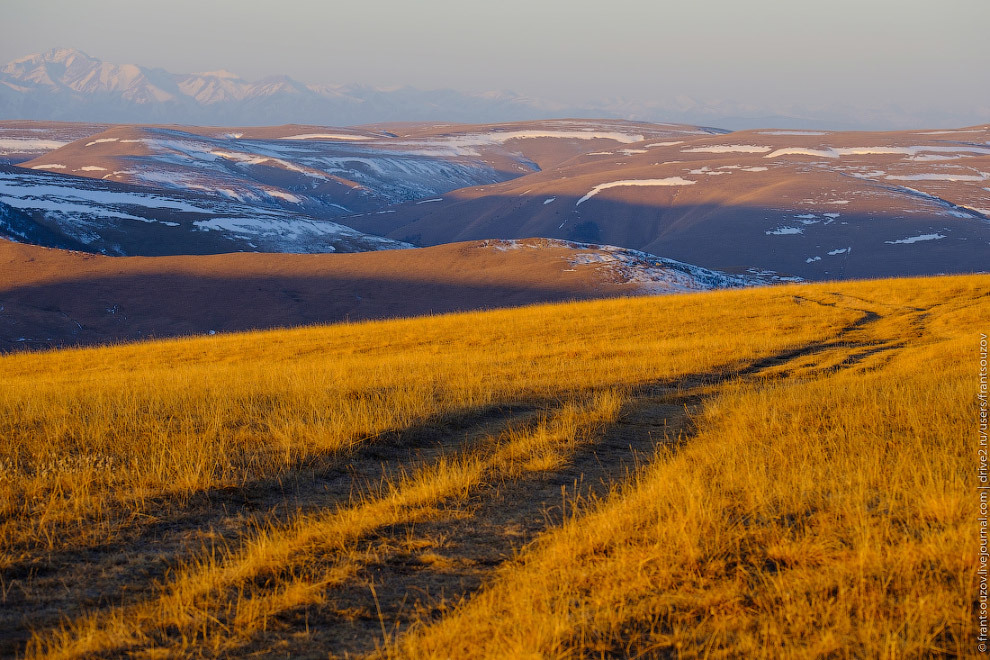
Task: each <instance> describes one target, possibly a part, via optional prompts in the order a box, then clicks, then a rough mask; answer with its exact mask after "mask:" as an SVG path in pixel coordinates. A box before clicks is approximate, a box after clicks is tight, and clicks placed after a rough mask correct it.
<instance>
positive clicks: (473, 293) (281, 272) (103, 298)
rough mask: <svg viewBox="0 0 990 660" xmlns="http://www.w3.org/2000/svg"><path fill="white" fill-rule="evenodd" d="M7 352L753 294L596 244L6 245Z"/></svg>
mask: <svg viewBox="0 0 990 660" xmlns="http://www.w3.org/2000/svg"><path fill="white" fill-rule="evenodd" d="M0 270H2V272H3V280H2V281H0V352H7V351H15V350H24V349H39V348H51V347H58V346H73V345H86V344H101V343H102V344H106V343H116V342H121V341H134V340H138V339H145V338H148V337H171V336H180V335H190V334H206V333H216V332H234V331H238V330H249V329H254V328H276V327H282V328H285V327H293V326H300V325H312V324H324V323H334V322H341V321H359V320H363V319H374V318H395V317H405V316H418V315H426V314H440V313H445V312H453V311H463V310H472V309H486V308H495V307H511V306H519V305H528V304H533V303H540V302H551V301H564V300H579V299H588V298H602V297H612V296H621V295H642V294H661V293H680V292H686V291H702V290H708V289H716V288H731V287H739V286H752V285H755V284H764V283H768V282H770V281H771V280H769V279H766V278H759V277H753V276H745V277H740V276H734V275H726V274H724V273H719V272H714V271H710V270H706V269H703V268H697V267H694V266H690V265H688V264H683V263H679V262H675V261H671V260H668V259H661V258H659V257H654V256H653V255H648V254H643V253H640V252H635V251H631V250H622V249H618V248H610V247H607V246H599V245H584V244H578V243H568V242H565V241H547V240H542V239H531V240H526V241H473V242H468V243H456V244H450V245H443V246H438V247H432V248H424V249H417V250H387V251H376V252H364V253H356V254H314V255H293V254H221V255H210V256H173V257H153V258H149V257H106V256H100V255H92V254H84V253H80V252H68V251H63V250H55V249H49V248H41V247H37V246H33V245H23V244H18V243H11V242H8V241H3V240H0Z"/></svg>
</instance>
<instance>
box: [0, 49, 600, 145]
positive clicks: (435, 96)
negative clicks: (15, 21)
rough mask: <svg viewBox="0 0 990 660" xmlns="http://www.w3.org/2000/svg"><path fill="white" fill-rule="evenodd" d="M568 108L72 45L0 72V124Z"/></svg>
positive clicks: (514, 113)
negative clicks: (99, 52)
mask: <svg viewBox="0 0 990 660" xmlns="http://www.w3.org/2000/svg"><path fill="white" fill-rule="evenodd" d="M569 110H571V109H569V108H566V107H563V106H559V105H553V104H548V103H544V102H539V101H536V100H534V99H530V98H527V97H524V96H520V95H516V94H513V93H511V92H499V93H484V94H467V93H462V92H457V91H453V90H431V91H423V90H418V89H413V88H411V87H402V88H399V89H389V90H382V89H376V88H373V87H367V86H361V85H311V84H304V83H301V82H299V81H297V80H293V79H292V78H290V77H288V76H272V77H268V78H264V79H262V80H258V81H255V82H251V81H247V80H244V79H243V78H241V77H239V76H238V75H237V74H235V73H231V72H229V71H208V72H203V73H190V74H176V73H170V72H168V71H165V70H163V69H156V68H147V67H143V66H138V65H135V64H113V63H110V62H104V61H101V60H99V59H96V58H94V57H90V56H89V55H87V54H86V53H84V52H82V51H79V50H75V49H71V48H54V49H52V50H49V51H47V52H45V53H40V54H35V55H29V56H27V57H22V58H20V59H17V60H14V61H12V62H10V63H8V64H6V65H4V66H3V67H2V68H0V118H5V119H39V120H41V119H43V120H71V121H100V122H132V123H133V122H136V123H183V124H201V125H203V124H206V125H228V126H229V125H262V124H284V123H286V122H297V123H318V124H335V125H352V124H364V123H369V122H379V121H395V120H397V119H400V118H401V119H402V120H405V121H419V120H435V119H438V118H442V119H444V120H448V121H476V122H477V121H505V120H509V119H523V118H531V117H544V116H546V117H549V116H554V115H556V116H567V115H568V114H571V112H569ZM575 112H577V113H578V114H582V113H581V111H580V110H575ZM583 114H585V115H587V114H589V111H588V110H585V111H584V112H583ZM590 114H594V113H590Z"/></svg>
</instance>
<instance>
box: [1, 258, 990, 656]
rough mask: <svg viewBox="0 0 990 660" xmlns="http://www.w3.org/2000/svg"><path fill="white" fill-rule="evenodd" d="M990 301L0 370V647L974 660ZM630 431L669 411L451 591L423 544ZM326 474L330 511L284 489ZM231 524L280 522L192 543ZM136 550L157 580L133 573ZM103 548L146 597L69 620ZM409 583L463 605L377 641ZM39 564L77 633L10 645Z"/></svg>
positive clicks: (173, 351) (631, 318)
mask: <svg viewBox="0 0 990 660" xmlns="http://www.w3.org/2000/svg"><path fill="white" fill-rule="evenodd" d="M988 291H990V280H988V279H987V278H986V277H952V278H929V279H918V280H893V281H883V282H862V283H842V284H829V285H807V286H789V287H781V288H773V289H762V290H749V291H732V292H718V293H710V294H701V295H690V296H677V297H667V298H644V299H630V300H611V301H597V302H590V303H579V304H567V305H552V306H539V307H532V308H523V309H518V310H505V311H498V312H485V313H473V314H459V315H451V316H445V317H437V318H427V319H411V320H404V321H391V322H381V323H364V324H354V325H342V326H332V327H326V328H309V329H298V330H289V331H279V332H266V333H250V334H243V335H231V336H223V337H210V338H201V339H190V340H180V341H170V342H156V343H149V344H139V345H131V346H121V347H113V348H105V349H86V350H73V351H61V352H53V353H43V354H22V355H12V356H5V357H3V358H0V372H2V373H3V374H4V378H3V380H2V381H0V411H2V413H0V436H2V437H4V438H5V439H9V441H8V442H5V443H4V444H3V445H2V446H0V465H2V467H3V471H2V477H0V506H2V510H0V576H3V583H2V585H0V586H2V587H3V590H2V594H3V600H4V602H5V604H7V605H8V608H9V611H10V612H13V614H12V615H11V616H9V617H8V618H0V626H2V627H5V628H7V629H9V630H10V631H11V633H12V634H11V635H10V639H12V640H14V642H12V643H11V644H12V645H11V646H9V647H7V648H8V649H12V650H14V651H16V652H23V651H25V650H26V651H27V652H28V653H29V655H32V656H44V657H80V656H84V655H86V654H93V653H96V654H101V655H102V654H112V653H121V652H137V653H139V654H154V653H155V652H161V653H164V654H175V653H182V654H192V655H226V654H238V653H254V652H264V653H280V652H281V653H286V654H290V653H291V654H299V653H304V652H315V650H317V649H320V650H323V651H325V650H330V651H334V652H343V651H348V652H355V653H357V652H367V651H373V650H374V648H375V646H376V645H377V646H383V648H382V649H381V652H383V653H386V652H387V653H389V654H399V655H409V656H423V655H439V656H455V657H457V656H462V657H475V656H479V655H490V656H505V655H513V656H519V657H522V656H527V655H528V656H534V657H538V656H546V657H581V656H590V655H598V654H600V653H620V654H627V653H656V652H661V651H662V650H664V649H668V650H676V651H677V652H678V653H680V654H682V655H685V656H694V655H699V656H700V655H705V654H710V655H716V656H724V657H738V656H739V655H788V656H808V657H811V656H816V655H820V654H827V653H840V654H842V653H846V654H849V655H855V656H861V655H892V656H900V655H915V654H929V653H950V654H961V655H965V654H966V653H967V651H968V650H969V649H971V648H972V645H973V634H974V633H973V632H972V630H973V629H972V626H971V625H969V620H970V619H969V617H970V616H971V613H970V609H969V608H970V605H969V602H970V599H969V597H968V595H967V594H970V593H971V592H972V585H973V580H974V578H975V573H974V570H975V568H974V567H975V562H976V557H975V544H973V543H969V542H968V541H969V540H972V539H975V538H976V528H975V515H970V514H971V513H972V511H971V508H972V507H971V505H970V504H969V503H968V502H969V500H968V499H967V498H966V481H965V475H966V474H967V471H968V470H969V468H970V466H969V465H968V462H967V461H968V458H969V454H968V453H967V451H968V450H967V445H966V442H965V437H966V432H967V429H969V425H971V423H972V420H971V419H970V418H969V417H970V415H969V412H970V411H969V409H968V408H967V406H968V403H969V402H970V401H971V400H972V399H973V397H974V396H975V387H974V383H973V367H972V365H973V364H975V360H974V359H972V358H973V356H972V355H970V354H971V353H973V352H975V348H974V347H975V344H976V338H977V337H978V331H979V330H980V329H981V328H980V326H981V323H983V320H984V319H986V318H990V302H988V297H987V292H988ZM685 405H687V406H688V407H687V408H686V409H685ZM637 406H638V408H637ZM633 408H636V409H638V410H643V409H650V410H659V409H661V408H662V409H663V410H665V411H667V412H665V413H664V415H665V416H666V418H665V419H664V420H663V424H667V423H668V422H669V423H670V424H671V427H670V428H671V429H672V431H671V432H670V433H668V434H667V436H668V437H667V440H668V441H669V442H668V443H666V444H663V443H662V444H661V446H660V449H659V450H658V453H657V454H656V456H655V458H654V459H653V460H652V461H650V462H649V464H647V465H644V466H642V467H641V468H640V469H639V470H637V471H636V472H635V473H634V474H633V475H631V477H630V478H629V479H627V480H625V481H624V482H623V483H617V484H613V486H612V487H611V490H610V493H609V494H608V495H607V496H605V497H604V498H603V499H597V500H593V501H588V502H587V503H585V504H583V505H582V504H580V503H574V504H573V505H572V506H576V507H577V509H576V510H575V511H572V513H571V515H570V517H569V518H568V519H567V521H566V522H564V523H563V524H562V525H559V526H558V525H557V524H550V525H549V526H544V528H543V529H541V530H539V531H541V532H542V533H537V535H536V536H535V537H533V538H534V539H535V542H534V543H533V544H532V545H530V546H527V549H526V550H525V551H524V552H522V553H521V554H520V555H519V557H518V558H517V559H515V560H513V561H509V562H498V565H497V566H487V565H480V564H477V563H476V564H475V565H472V566H470V567H469V568H464V567H463V566H461V567H458V566H455V565H454V564H456V562H455V561H454V559H451V557H449V556H446V555H451V554H452V552H451V551H450V546H451V543H450V542H449V541H444V538H443V537H444V535H443V534H434V535H433V536H431V535H430V534H428V533H425V532H423V531H421V530H423V529H448V528H452V527H451V526H452V525H454V524H455V523H454V522H451V521H455V520H457V521H462V522H458V523H456V524H459V525H463V524H467V523H470V524H477V525H482V524H489V525H494V526H495V527H498V525H499V524H500V523H499V521H498V520H497V519H496V518H497V516H496V514H494V513H485V512H486V511H487V510H486V509H485V507H484V504H483V502H484V501H485V500H486V498H492V497H495V496H498V495H499V493H501V492H504V491H506V490H507V489H508V490H511V488H512V484H514V483H519V484H539V483H541V480H543V481H544V482H545V481H546V480H547V479H550V478H551V477H552V476H553V475H554V474H558V473H562V471H564V470H566V468H567V466H568V465H570V464H573V463H574V462H575V461H577V460H578V456H579V455H580V454H581V452H582V451H584V449H583V448H585V447H589V448H594V447H596V446H598V445H599V444H600V443H601V442H602V438H604V437H606V436H607V435H608V434H609V433H613V432H614V431H615V429H616V428H618V426H619V425H621V424H622V423H623V420H626V421H628V418H629V415H630V414H631V413H629V412H628V411H630V410H632V409H633ZM513 410H517V411H521V412H516V413H513V412H512V411H513ZM678 417H685V419H684V420H683V424H682V426H681V427H677V426H676V424H674V422H675V421H676V419H677V418H678ZM668 418H669V419H668ZM475 422H477V423H475ZM482 422H483V423H482ZM632 426H633V427H634V428H633V431H628V430H627V431H625V432H627V433H629V432H632V433H639V432H640V431H637V430H636V428H639V427H635V425H632ZM678 428H682V429H683V432H680V433H679V432H678V431H677V429H678ZM423 433H427V434H428V435H429V436H430V442H429V443H427V444H425V445H423V446H421V447H419V448H418V449H416V450H415V451H413V449H414V448H413V447H412V446H411V445H410V444H409V443H410V442H411V440H410V438H415V437H421V436H422V434H423ZM642 433H646V431H642ZM417 434H419V435H417ZM678 436H679V439H678ZM655 437H656V438H658V439H659V440H663V430H662V429H661V430H660V431H659V432H658V435H656V436H655ZM389 438H391V439H392V440H393V441H395V442H394V443H393V444H394V445H395V447H394V449H393V451H392V453H391V454H390V455H389V457H388V461H387V462H383V460H382V459H381V456H380V455H378V454H376V452H380V451H381V450H380V449H376V448H379V447H381V446H382V443H383V442H384V441H385V440H387V439H389ZM647 440H649V437H647ZM652 444H656V443H655V442H653V443H652ZM386 463H388V466H386ZM342 466H348V469H350V470H351V474H352V477H351V478H349V479H348V480H347V483H348V484H350V485H349V486H347V488H344V489H343V490H341V492H340V493H339V494H338V495H333V496H331V495H332V493H333V491H332V487H331V486H328V485H326V484H325V483H323V482H320V484H321V485H320V488H321V489H322V490H319V489H317V488H315V486H314V487H310V486H309V485H307V484H310V485H315V484H317V480H318V478H320V477H319V475H323V474H327V473H331V472H333V471H334V470H340V469H343V468H342ZM393 467H394V468H396V469H392V468H393ZM376 474H377V475H380V476H381V477H382V478H381V480H379V481H378V482H374V479H375V475H376ZM355 475H356V476H355ZM338 481H339V480H338ZM372 482H374V483H372ZM290 483H291V484H293V486H292V487H291V489H292V497H291V498H290V497H289V496H288V495H286V492H287V490H288V489H289V486H288V485H287V484H290ZM334 483H336V482H334ZM354 484H358V485H357V486H355V485H354ZM318 490H319V492H317V491H318ZM230 493H240V494H245V493H247V494H251V496H252V497H255V496H257V497H259V498H261V499H262V501H263V502H268V503H270V505H271V508H270V509H265V507H264V506H261V507H260V508H259V507H255V508H254V509H251V510H250V513H248V508H246V507H243V506H241V505H240V504H238V505H237V506H239V507H241V508H240V509H238V510H237V515H236V516H235V515H233V513H232V512H228V511H226V510H225V515H224V516H223V517H222V518H220V517H216V516H214V517H211V516H213V513H212V512H213V511H215V510H216V508H217V505H216V502H217V498H221V499H222V498H223V497H227V495H226V494H230ZM327 493H331V495H328V494H327ZM534 493H535V491H534ZM230 497H233V495H231V496H230ZM238 497H240V495H238ZM265 497H267V498H268V499H264V498H265ZM290 499H291V501H292V502H293V506H292V507H290V506H289V505H288V504H285V502H288V501H289V500H290ZM533 499H534V501H535V500H538V498H536V497H535V495H534V498H533ZM228 500H229V498H228ZM228 500H224V502H225V504H224V506H227V504H226V502H227V501H228ZM230 501H231V502H233V500H230ZM279 502H282V503H283V505H282V506H281V509H279V506H280V505H279ZM479 502H481V504H479ZM537 503H539V502H537ZM517 506H518V507H522V506H523V504H521V503H520V504H518V505H517ZM520 511H522V509H521V508H520ZM226 514H229V515H226ZM499 515H501V514H499ZM520 517H522V516H520ZM190 521H191V522H190ZM463 521H467V523H464V522H463ZM493 521H494V522H493ZM431 525H432V526H433V527H430V526H431ZM444 525H446V526H447V527H444ZM183 526H185V527H183ZM503 526H505V525H503ZM176 528H183V530H184V531H183V534H181V535H180V534H177V533H175V529H176ZM400 528H401V529H400ZM163 530H164V531H163ZM149 539H150V540H152V541H155V542H157V543H159V550H157V551H156V550H154V549H152V550H148V549H147V548H146V547H145V546H146V545H147V543H145V544H143V545H135V544H136V543H137V541H136V540H139V541H140V540H143V541H148V540H149ZM445 543H446V545H445ZM115 545H117V546H128V547H131V546H132V545H133V547H135V548H141V551H142V552H144V553H145V554H147V555H149V556H151V555H154V554H156V553H157V554H158V555H164V556H165V568H162V567H161V566H158V568H157V569H155V570H150V569H149V570H144V571H143V572H141V571H135V572H133V573H127V572H126V571H125V572H124V574H123V575H121V576H120V577H119V578H118V579H115V580H110V579H109V578H108V581H106V582H105V584H106V585H108V586H107V592H108V593H109V596H102V597H101V598H97V599H95V600H93V599H92V598H90V599H88V600H87V598H86V597H84V596H82V595H80V594H77V593H76V591H79V592H80V593H82V591H83V590H82V589H81V588H79V589H76V588H75V587H73V586H72V585H73V584H75V583H74V582H73V576H72V571H73V570H79V569H78V567H79V566H80V565H82V566H85V563H86V562H85V561H79V560H78V558H77V557H76V555H73V554H72V553H74V552H78V551H79V549H80V548H81V549H83V550H85V549H89V552H90V553H91V554H90V555H89V559H88V560H87V561H90V562H92V563H93V565H94V566H95V567H96V568H100V567H102V566H103V565H104V563H105V562H104V559H106V558H107V557H109V553H110V552H111V551H110V550H107V548H112V547H113V546H115ZM200 548H202V550H201V549H200ZM445 553H446V554H445ZM400 555H401V557H402V558H403V561H407V559H408V558H409V557H413V558H415V560H416V562H418V563H417V564H416V565H417V566H418V567H420V568H421V569H422V570H423V571H425V572H424V573H423V575H424V576H425V575H427V573H428V574H429V575H431V576H433V575H440V574H443V575H452V574H456V575H459V576H461V577H462V578H463V576H465V575H468V576H469V577H470V579H471V580H473V582H470V580H468V582H470V584H471V585H473V586H470V588H468V587H465V588H462V589H461V591H460V592H459V593H460V594H461V596H463V598H464V600H463V601H458V598H459V597H455V598H453V599H451V598H449V597H448V598H446V599H443V598H441V599H440V601H441V602H439V604H438V603H437V599H436V597H426V598H422V599H421V600H422V601H423V602H424V603H432V606H431V607H427V608H426V609H420V610H416V609H415V608H406V609H403V607H405V606H404V605H403V606H402V607H397V608H396V609H394V610H392V609H389V602H390V599H392V598H393V597H394V599H395V600H399V599H400V598H401V600H402V603H406V602H407V600H409V599H410V598H413V597H412V596H410V594H409V593H407V591H408V590H406V591H402V590H397V591H396V593H395V594H389V593H384V592H383V593H382V594H379V593H378V592H376V591H375V590H374V580H369V578H368V576H369V574H371V572H372V568H374V570H377V571H378V573H377V574H378V575H381V574H383V573H382V570H383V569H382V568H381V567H382V566H385V567H387V566H389V565H391V564H394V563H395V562H396V561H397V559H396V558H397V557H399V556H400ZM469 555H470V553H466V555H465V558H464V559H463V561H462V563H464V562H468V563H469V559H470V557H469ZM149 561H150V560H149ZM458 561H461V560H458ZM39 565H45V566H47V567H49V568H51V569H52V570H53V571H54V572H55V573H56V574H58V573H59V572H62V573H63V575H61V579H62V580H63V583H65V584H67V585H68V586H67V587H66V591H67V592H68V595H67V596H65V602H68V603H70V604H72V605H74V606H83V607H84V608H85V609H86V613H85V614H83V615H81V616H78V617H76V618H73V619H71V620H69V621H67V622H66V623H64V624H61V625H59V624H58V617H56V616H53V615H51V614H50V613H48V614H46V613H45V612H43V611H42V612H41V613H39V614H35V615H33V616H30V615H29V616H26V617H24V618H20V619H18V618H16V617H19V616H22V613H24V612H30V611H31V610H32V608H37V604H38V603H40V602H47V601H46V598H48V596H47V595H46V594H45V588H46V585H47V584H48V583H47V582H45V580H46V579H54V578H45V577H34V575H35V574H36V573H37V571H34V569H33V568H32V567H37V566H39ZM375 567H377V568H375ZM417 570H419V569H417ZM166 571H167V572H166ZM458 571H459V572H458ZM384 574H385V575H389V573H387V572H386V573H384ZM396 574H398V573H396ZM464 579H467V578H464ZM77 581H81V578H78V580H77ZM385 582H388V581H387V580H386V581H385ZM15 583H16V584H15ZM366 583H370V586H371V587H372V588H371V589H370V590H368V591H367V592H362V593H364V594H366V595H365V596H362V598H363V599H364V600H363V601H362V600H361V598H357V597H352V596H349V595H348V594H349V593H350V592H351V591H353V590H354V589H355V585H359V584H366ZM156 585H157V586H156ZM15 586H16V588H15ZM387 586H388V585H387V584H385V583H384V582H382V581H380V582H379V589H380V590H381V589H385V588H386V587H387ZM349 590H350V591H349ZM399 592H401V593H399ZM372 596H373V598H372ZM348 599H350V600H348ZM413 599H414V600H415V598H413ZM431 599H432V600H431ZM352 601H353V602H352ZM417 602H419V601H417ZM458 602H460V604H458ZM423 607H426V606H425V605H424V606H423ZM349 617H350V618H349ZM303 619H305V622H306V625H305V626H303V624H302V623H301V621H302V620H303ZM311 620H312V621H314V622H318V623H319V625H318V626H317V627H316V629H314V627H311V626H310V625H309V623H310V621H311ZM355 620H356V621H358V623H354V621H355ZM18 621H26V623H25V624H20V623H17V622H18ZM361 621H364V623H363V624H362V623H360V622H361ZM369 622H370V623H369ZM369 625H372V628H371V631H372V632H373V633H374V636H375V639H376V640H377V641H374V642H369V639H368V638H369V637H370V635H369V634H368V626H369ZM18 626H20V627H18ZM348 626H350V627H348ZM355 626H357V627H356V628H355ZM361 626H364V627H361ZM28 630H34V631H35V633H34V634H35V636H34V637H33V640H32V641H30V642H29V641H28V637H27V636H28V632H27V631H28ZM355 630H357V631H358V632H357V633H355V632H354V631H355ZM328 631H329V632H328ZM348 631H350V633H348ZM399 633H402V634H399ZM347 634H350V635H351V636H355V635H356V636H357V637H362V638H363V639H356V640H352V641H351V642H347V643H345V642H344V641H342V640H343V638H344V637H346V636H347ZM348 644H350V645H349V646H348ZM0 650H2V649H0Z"/></svg>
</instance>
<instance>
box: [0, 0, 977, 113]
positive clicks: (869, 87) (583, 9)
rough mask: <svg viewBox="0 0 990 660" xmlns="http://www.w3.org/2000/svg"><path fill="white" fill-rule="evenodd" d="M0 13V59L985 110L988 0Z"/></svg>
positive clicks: (32, 9)
mask: <svg viewBox="0 0 990 660" xmlns="http://www.w3.org/2000/svg"><path fill="white" fill-rule="evenodd" d="M0 18H2V19H3V20H2V25H3V29H2V34H3V39H2V41H0V60H2V61H4V62H6V61H8V60H11V59H14V58H16V57H19V56H21V55H25V54H28V53H34V52H40V51H43V50H47V49H49V48H51V47H54V46H66V47H75V48H80V49H82V50H84V51H86V52H88V53H89V54H90V55H93V56H94V57H98V58H100V59H104V60H108V61H112V62H117V63H135V64H142V65H146V66H158V67H163V68H166V69H168V70H171V71H175V72H194V71H206V70H216V69H221V68H223V69H229V70H231V71H234V72H236V73H239V74H241V75H242V76H244V77H245V78H248V79H257V78H260V77H263V76H266V75H269V74H275V73H286V74H288V75H290V76H292V77H294V78H296V79H298V80H302V81H304V82H311V83H364V84H369V85H374V86H393V85H412V86H415V87H422V88H438V87H452V88H456V89H462V90H467V91H484V90H512V91H515V92H519V93H522V94H527V95H530V96H534V97H538V98H544V99H550V100H555V101H562V102H567V103H575V104H579V103H587V102H589V101H593V100H597V99H603V98H613V97H621V98H625V99H628V100H630V101H636V102H669V101H671V100H673V99H676V98H677V97H691V98H693V99H696V100H700V101H703V102H706V103H709V104H714V103H718V102H726V103H730V104H732V105H734V106H744V107H748V108H749V109H750V111H751V112H753V113H759V112H763V111H767V112H770V111H772V110H773V109H774V108H780V107H781V106H804V107H810V108H826V107H829V108H833V109H835V108H841V107H843V106H852V107H858V108H862V107H874V108H885V107H888V106H890V105H897V106H900V108H902V109H904V110H907V111H909V112H929V111H935V112H951V111H952V110H953V109H959V108H964V109H965V108H971V109H974V110H979V111H980V112H990V38H988V37H987V27H988V26H990V0H815V1H807V0H708V1H706V2H699V1H697V0H695V1H689V0H683V1H681V2H663V1H658V0H653V1H649V0H601V1H598V2H589V1H585V0H499V1H497V2H496V1H492V0H485V1H480V0H419V1H416V0H351V1H348V2H321V1H317V0H279V1H278V2H271V1H270V0H263V1H256V0H239V1H233V0H219V1H217V0H192V1H191V0H169V1H167V2H148V1H144V0H87V1H81V0H29V1H27V2H22V1H20V0H0ZM988 120H990V117H987V118H985V119H983V121H988Z"/></svg>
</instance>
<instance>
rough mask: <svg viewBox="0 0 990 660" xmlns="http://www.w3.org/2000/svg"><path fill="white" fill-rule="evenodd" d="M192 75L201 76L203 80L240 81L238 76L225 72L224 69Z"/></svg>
mask: <svg viewBox="0 0 990 660" xmlns="http://www.w3.org/2000/svg"><path fill="white" fill-rule="evenodd" d="M192 75H194V76H201V77H203V78H227V79H231V80H242V78H241V77H240V76H239V75H237V74H236V73H234V72H232V71H227V70H226V69H219V70H217V71H200V72H198V73H194V74H192Z"/></svg>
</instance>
